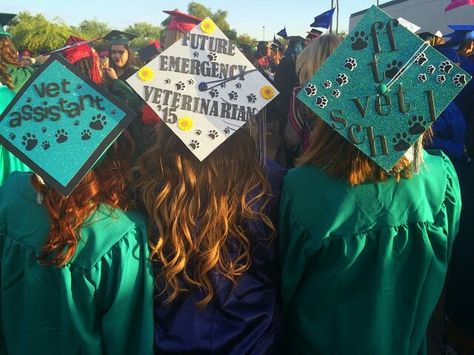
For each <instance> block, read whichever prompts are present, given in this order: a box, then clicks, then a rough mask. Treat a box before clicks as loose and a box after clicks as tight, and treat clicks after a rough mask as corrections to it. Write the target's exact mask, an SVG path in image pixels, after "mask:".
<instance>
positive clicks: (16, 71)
mask: <svg viewBox="0 0 474 355" xmlns="http://www.w3.org/2000/svg"><path fill="white" fill-rule="evenodd" d="M35 70H36V68H35V67H17V66H16V65H13V64H7V73H8V74H10V75H11V77H12V79H13V86H14V87H15V88H14V89H13V90H14V91H15V92H18V91H20V89H21V87H22V86H23V84H24V83H26V81H27V80H28V79H29V78H30V76H31V74H33V72H34V71H35Z"/></svg>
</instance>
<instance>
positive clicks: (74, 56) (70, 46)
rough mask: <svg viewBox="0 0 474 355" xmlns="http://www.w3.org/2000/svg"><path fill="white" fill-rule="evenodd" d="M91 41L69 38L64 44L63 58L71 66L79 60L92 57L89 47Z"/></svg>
mask: <svg viewBox="0 0 474 355" xmlns="http://www.w3.org/2000/svg"><path fill="white" fill-rule="evenodd" d="M92 41H93V40H86V39H83V38H80V37H77V36H69V38H68V39H67V41H66V43H65V44H64V46H65V47H64V49H63V51H62V52H63V56H64V58H66V59H67V61H68V62H69V63H71V64H74V63H75V62H77V61H78V60H80V59H83V58H88V57H90V56H92V54H93V53H94V50H93V49H92V47H91V46H90V45H89V43H90V42H92Z"/></svg>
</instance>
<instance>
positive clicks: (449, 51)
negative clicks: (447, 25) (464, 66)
mask: <svg viewBox="0 0 474 355" xmlns="http://www.w3.org/2000/svg"><path fill="white" fill-rule="evenodd" d="M433 48H435V49H436V50H437V51H438V52H440V53H441V54H442V55H444V56H445V57H446V58H448V59H449V60H450V61H452V62H453V63H456V64H459V63H460V61H461V59H460V58H459V54H458V51H457V49H456V48H454V47H453V46H452V45H450V44H442V45H440V46H434V47H433Z"/></svg>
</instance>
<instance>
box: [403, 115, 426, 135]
mask: <svg viewBox="0 0 474 355" xmlns="http://www.w3.org/2000/svg"><path fill="white" fill-rule="evenodd" d="M408 125H409V126H410V128H409V129H408V132H410V133H411V134H422V133H423V132H424V131H425V130H426V128H425V127H426V126H427V125H428V122H426V121H425V119H424V118H423V116H413V117H412V118H410V119H409V120H408Z"/></svg>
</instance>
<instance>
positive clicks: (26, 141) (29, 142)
mask: <svg viewBox="0 0 474 355" xmlns="http://www.w3.org/2000/svg"><path fill="white" fill-rule="evenodd" d="M22 140H23V142H21V144H23V145H24V146H25V148H26V150H32V149H33V148H34V147H36V145H37V144H38V140H37V139H36V136H35V135H34V134H33V133H26V134H25V135H24V136H23V137H22Z"/></svg>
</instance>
